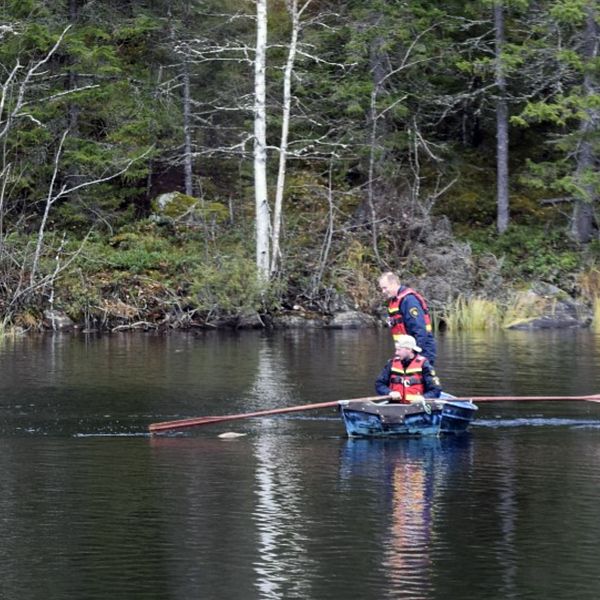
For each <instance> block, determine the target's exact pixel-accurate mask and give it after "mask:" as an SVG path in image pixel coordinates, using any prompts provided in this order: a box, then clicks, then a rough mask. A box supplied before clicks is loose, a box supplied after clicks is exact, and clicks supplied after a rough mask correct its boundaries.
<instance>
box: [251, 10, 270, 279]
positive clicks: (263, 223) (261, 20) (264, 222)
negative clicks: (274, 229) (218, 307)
mask: <svg viewBox="0 0 600 600" xmlns="http://www.w3.org/2000/svg"><path fill="white" fill-rule="evenodd" d="M266 55H267V0H256V57H255V60H254V199H255V206H256V267H257V270H258V276H259V277H260V278H261V279H262V280H263V281H264V282H268V280H269V258H270V257H269V229H270V227H269V226H270V217H269V204H268V199H267V116H266V108H265V103H266V60H267V56H266Z"/></svg>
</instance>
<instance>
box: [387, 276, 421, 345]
mask: <svg viewBox="0 0 600 600" xmlns="http://www.w3.org/2000/svg"><path fill="white" fill-rule="evenodd" d="M409 294H412V295H413V296H414V297H415V298H416V299H417V300H418V301H419V304H420V305H421V309H422V310H423V318H424V320H425V330H426V331H428V332H431V331H432V327H431V317H430V315H429V307H428V306H427V302H425V298H423V296H421V294H419V293H418V292H415V290H413V289H411V288H408V287H407V288H405V289H403V290H402V291H401V292H400V293H399V294H397V295H396V297H395V298H393V299H392V300H390V302H389V304H388V314H389V319H388V322H389V324H390V327H391V328H392V336H393V337H394V339H396V338H397V336H399V335H406V334H407V333H408V331H407V330H406V324H405V323H404V317H403V316H402V312H401V311H400V305H401V304H402V300H404V298H406V296H408V295H409Z"/></svg>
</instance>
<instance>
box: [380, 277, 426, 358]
mask: <svg viewBox="0 0 600 600" xmlns="http://www.w3.org/2000/svg"><path fill="white" fill-rule="evenodd" d="M379 289H380V290H381V292H382V293H383V294H384V295H385V298H386V300H387V302H388V315H389V316H388V324H389V326H390V327H391V328H392V336H393V338H394V341H395V340H397V339H398V337H399V336H401V335H411V336H412V337H414V338H415V340H416V342H417V345H418V346H419V347H420V348H422V351H421V353H422V354H423V356H425V358H427V359H428V360H429V362H430V364H431V365H433V364H434V362H435V339H434V337H433V333H432V328H431V317H430V315H429V308H428V306H427V302H425V298H423V296H421V294H419V293H417V292H415V290H413V289H411V288H409V287H406V286H404V285H401V284H400V278H399V277H398V276H397V275H396V274H395V273H391V272H387V273H384V274H383V275H382V276H381V277H380V278H379Z"/></svg>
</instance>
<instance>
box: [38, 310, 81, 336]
mask: <svg viewBox="0 0 600 600" xmlns="http://www.w3.org/2000/svg"><path fill="white" fill-rule="evenodd" d="M44 327H47V328H48V329H52V330H54V331H68V330H71V329H73V327H75V323H74V322H73V321H72V319H71V318H70V317H69V316H67V315H66V314H65V313H64V312H62V311H60V310H51V309H48V310H45V311H44Z"/></svg>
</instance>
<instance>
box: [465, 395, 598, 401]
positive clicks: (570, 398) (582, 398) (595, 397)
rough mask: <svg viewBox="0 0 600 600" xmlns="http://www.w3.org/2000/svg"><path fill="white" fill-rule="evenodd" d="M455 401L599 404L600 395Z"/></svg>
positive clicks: (481, 398)
mask: <svg viewBox="0 0 600 600" xmlns="http://www.w3.org/2000/svg"><path fill="white" fill-rule="evenodd" d="M457 400H471V401H472V402H569V401H572V402H600V394H595V395H592V396H470V397H469V398H457Z"/></svg>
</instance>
